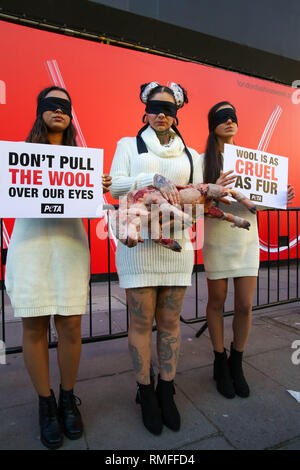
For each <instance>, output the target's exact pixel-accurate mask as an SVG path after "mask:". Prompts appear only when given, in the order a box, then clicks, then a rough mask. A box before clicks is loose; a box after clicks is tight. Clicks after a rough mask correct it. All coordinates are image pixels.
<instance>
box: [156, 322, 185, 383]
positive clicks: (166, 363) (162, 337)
mask: <svg viewBox="0 0 300 470" xmlns="http://www.w3.org/2000/svg"><path fill="white" fill-rule="evenodd" d="M179 350H180V332H178V334H177V336H173V335H172V334H171V333H168V332H167V331H161V330H160V331H158V333H157V354H158V360H159V366H160V376H161V378H162V379H163V380H173V379H174V377H175V373H176V367H177V361H178V356H179Z"/></svg>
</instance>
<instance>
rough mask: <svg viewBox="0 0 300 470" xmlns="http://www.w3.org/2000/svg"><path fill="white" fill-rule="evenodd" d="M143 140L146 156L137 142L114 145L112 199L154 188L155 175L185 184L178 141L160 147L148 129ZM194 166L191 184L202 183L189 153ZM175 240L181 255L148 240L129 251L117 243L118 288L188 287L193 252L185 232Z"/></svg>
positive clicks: (198, 160)
mask: <svg viewBox="0 0 300 470" xmlns="http://www.w3.org/2000/svg"><path fill="white" fill-rule="evenodd" d="M142 138H143V139H144V142H145V144H146V146H147V149H148V153H142V154H138V152H137V145H136V138H135V137H124V138H123V139H121V140H120V141H119V142H118V144H117V149H116V153H115V156H114V159H113V163H112V167H111V172H110V174H111V176H112V185H111V188H110V192H111V195H112V196H113V197H114V198H120V197H122V196H124V195H126V194H127V193H128V192H129V191H131V190H134V189H140V188H143V187H146V186H151V185H152V184H153V177H154V175H155V174H161V175H163V176H165V177H166V178H169V179H170V180H171V181H173V182H174V183H176V184H179V185H185V184H188V181H189V176H190V163H189V159H188V157H187V155H186V153H185V151H184V145H183V143H182V141H181V139H180V138H179V137H178V136H177V135H176V134H175V133H174V135H173V137H172V139H171V142H170V144H169V145H167V146H162V145H161V144H160V142H159V140H158V138H157V136H156V133H155V131H154V130H153V129H152V128H151V127H150V126H149V127H148V128H147V129H146V130H145V131H144V132H143V133H142ZM189 150H190V152H191V154H192V158H193V162H194V182H197V183H202V181H203V176H202V157H200V155H199V154H198V153H197V152H196V151H195V150H193V149H189ZM184 234H185V236H184V238H182V239H178V242H179V243H180V245H181V246H182V248H183V249H182V252H181V253H177V252H173V251H171V250H168V249H166V248H163V247H161V246H159V245H157V244H156V243H153V242H152V241H151V240H149V239H148V240H147V239H146V240H145V242H144V243H138V245H137V246H136V247H134V248H128V247H127V246H125V245H123V244H122V243H118V246H117V250H116V266H117V270H118V275H119V280H120V286H121V287H123V288H134V287H145V286H188V285H191V274H192V270H193V266H194V251H193V246H192V243H191V241H190V239H189V236H188V233H187V231H186V232H184Z"/></svg>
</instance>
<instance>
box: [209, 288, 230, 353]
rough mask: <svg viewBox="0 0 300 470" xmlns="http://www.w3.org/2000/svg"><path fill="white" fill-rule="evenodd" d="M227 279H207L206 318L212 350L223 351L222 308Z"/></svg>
mask: <svg viewBox="0 0 300 470" xmlns="http://www.w3.org/2000/svg"><path fill="white" fill-rule="evenodd" d="M227 285H228V279H216V280H210V279H207V287H208V302H207V307H206V319H207V325H208V330H209V334H210V339H211V342H212V345H213V348H214V351H217V352H220V353H222V352H223V351H224V322H223V308H224V303H225V300H226V295H227Z"/></svg>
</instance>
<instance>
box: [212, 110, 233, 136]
mask: <svg viewBox="0 0 300 470" xmlns="http://www.w3.org/2000/svg"><path fill="white" fill-rule="evenodd" d="M228 119H231V120H232V122H236V124H237V123H238V120H237V117H236V114H235V111H234V110H233V109H232V108H224V109H220V110H219V111H217V112H216V113H215V115H214V116H213V118H212V119H211V121H210V123H209V130H210V131H213V130H215V128H216V127H217V126H218V125H219V124H222V123H223V122H227V121H228Z"/></svg>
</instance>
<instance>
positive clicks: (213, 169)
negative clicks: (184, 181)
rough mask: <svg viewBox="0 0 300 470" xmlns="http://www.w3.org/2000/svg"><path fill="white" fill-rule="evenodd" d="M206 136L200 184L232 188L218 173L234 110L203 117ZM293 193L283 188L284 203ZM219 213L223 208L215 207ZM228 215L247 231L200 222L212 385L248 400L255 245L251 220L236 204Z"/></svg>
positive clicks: (234, 127) (218, 109)
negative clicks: (230, 313) (229, 334)
mask: <svg viewBox="0 0 300 470" xmlns="http://www.w3.org/2000/svg"><path fill="white" fill-rule="evenodd" d="M208 125H209V136H208V140H207V147H206V152H205V157H204V167H203V179H204V182H205V183H217V184H220V185H223V186H227V185H232V184H233V183H234V181H235V177H236V175H233V171H229V172H226V173H223V171H222V169H223V152H224V144H225V143H228V144H233V143H234V142H233V139H234V136H235V135H236V134H237V131H238V121H237V116H236V111H235V108H234V106H233V105H232V104H231V103H229V102H227V101H222V102H220V103H217V104H216V105H215V106H213V107H212V108H211V110H210V111H209V114H208ZM293 197H294V188H292V187H290V186H289V187H288V201H290V200H292V199H293ZM219 207H220V209H221V210H224V211H225V212H226V210H227V208H228V206H226V205H225V204H223V203H221V202H219ZM230 212H231V213H233V214H235V215H237V216H239V217H242V218H245V219H247V220H249V222H250V223H251V226H250V229H249V231H247V230H240V229H233V228H232V227H231V226H230V224H228V223H227V222H226V221H222V220H217V219H210V218H205V226H204V227H205V229H204V245H203V250H202V253H203V261H204V267H205V272H206V276H207V285H208V303H207V310H206V314H207V324H208V329H209V333H210V337H211V341H212V345H213V348H214V354H215V360H214V379H215V380H216V385H217V390H218V391H219V392H220V393H221V394H222V395H224V396H225V397H227V398H233V397H234V396H235V395H236V394H237V395H239V396H240V397H244V398H246V397H248V396H249V393H250V389H249V386H248V384H247V381H246V379H245V377H244V373H243V369H242V357H243V351H244V349H245V347H246V344H247V339H248V336H249V333H250V327H251V317H252V299H253V295H254V290H255V286H256V278H257V274H258V268H259V240H258V230H257V222H256V215H255V214H251V213H250V212H249V211H248V210H247V209H246V208H244V207H243V206H242V205H241V204H238V203H235V202H234V203H232V205H231V206H230ZM228 278H233V281H234V317H233V323H232V327H233V342H232V343H231V350H230V357H229V359H228V360H227V355H226V350H225V349H224V324H223V308H224V303H225V300H226V296H227V287H228Z"/></svg>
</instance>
